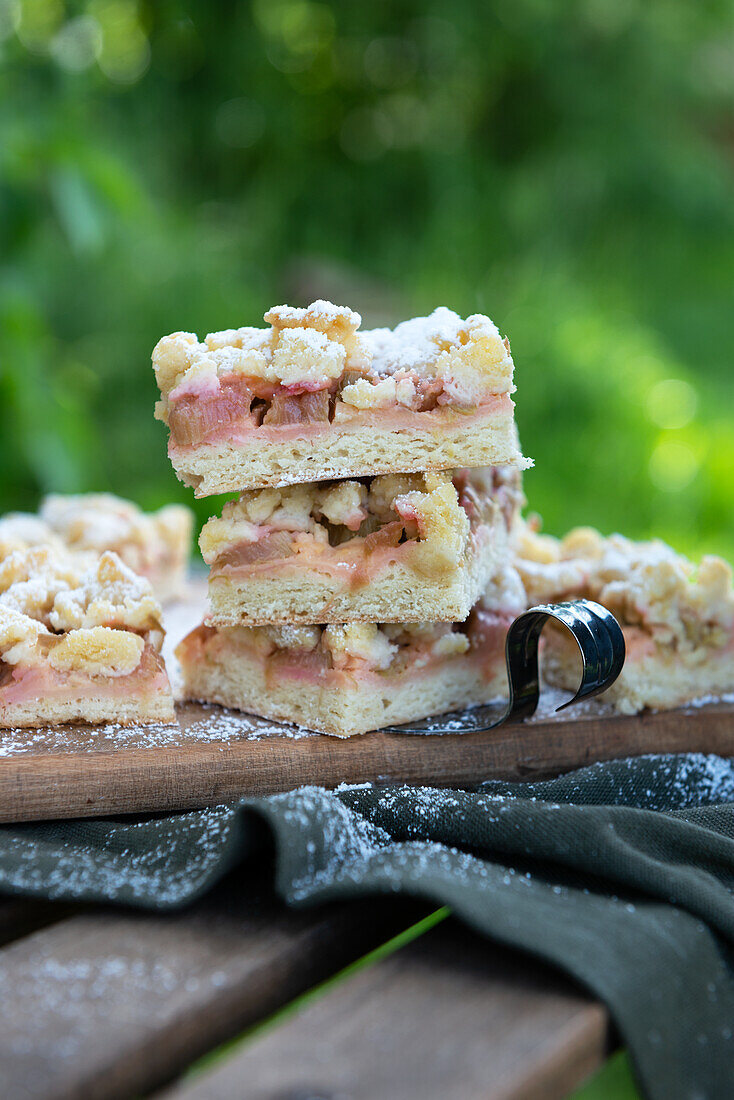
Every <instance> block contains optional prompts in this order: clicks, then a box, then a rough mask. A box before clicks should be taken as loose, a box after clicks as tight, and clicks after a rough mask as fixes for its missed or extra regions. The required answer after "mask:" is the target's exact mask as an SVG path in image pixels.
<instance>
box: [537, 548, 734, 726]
mask: <svg viewBox="0 0 734 1100" xmlns="http://www.w3.org/2000/svg"><path fill="white" fill-rule="evenodd" d="M516 564H517V567H518V570H519V572H520V575H521V576H522V579H523V582H524V584H525V587H526V590H527V592H528V596H529V599H530V602H531V603H533V604H536V603H539V602H542V603H547V602H555V601H559V600H572V599H578V598H587V599H592V600H596V601H597V602H598V603H600V604H602V605H603V606H604V607H606V608H608V609H609V610H610V611H611V612H612V614H613V615H615V616H616V618H617V620H618V621H619V624H620V626H621V627H622V631H623V633H624V638H625V644H626V649H627V656H626V660H625V664H624V668H623V669H622V673H621V675H620V677H619V679H618V680H617V681H616V682H615V683H614V684H613V685H612V687H610V688H609V689H608V690H607V691H606V693H605V695H604V698H605V700H608V701H609V702H610V703H612V704H613V705H614V707H615V708H616V709H617V710H619V711H620V712H622V713H624V714H635V713H637V712H638V711H641V710H644V709H645V708H648V707H649V708H652V709H667V708H669V707H677V706H683V705H684V704H686V703H690V702H693V701H695V700H697V699H702V698H708V697H710V696H715V697H719V696H721V695H727V694H729V693H731V692H734V591H733V590H732V571H731V568H730V566H729V565H728V564H727V563H726V562H725V561H722V559H721V558H717V557H705V558H703V559H702V561H701V563H700V565H698V566H695V565H694V564H693V563H692V562H690V561H688V560H687V559H686V558H685V557H683V556H682V555H680V554H677V553H675V551H674V550H672V549H671V548H670V547H669V546H667V545H666V544H665V543H664V542H660V541H658V540H655V541H652V542H633V541H631V540H630V539H626V538H624V537H623V536H622V535H611V536H610V537H609V538H603V537H602V536H601V535H600V534H599V532H598V531H595V530H592V529H591V528H577V529H576V530H574V531H571V532H570V533H569V534H568V535H566V537H565V538H563V539H561V540H558V539H554V538H551V537H549V536H547V535H538V534H536V533H535V532H534V531H533V530H532V528H530V527H526V528H525V529H524V530H523V531H521V532H520V534H519V536H518V560H517V562H516ZM546 633H547V644H546V647H545V649H544V655H543V672H544V676H545V679H546V680H547V681H548V683H550V684H551V685H553V686H556V687H562V688H567V689H568V690H575V689H576V686H577V684H578V651H577V650H576V651H575V646H574V645H573V643H572V642H571V640H570V639H569V638H568V637H567V636H565V635H562V634H561V633H560V632H558V631H553V630H549V631H547V632H546Z"/></svg>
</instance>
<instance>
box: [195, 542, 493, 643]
mask: <svg viewBox="0 0 734 1100" xmlns="http://www.w3.org/2000/svg"><path fill="white" fill-rule="evenodd" d="M505 544H506V539H505V540H503V541H502V544H501V546H500V544H499V543H498V544H497V545H496V546H492V545H490V546H483V547H482V548H481V549H478V550H475V551H471V552H470V557H469V561H468V562H467V563H466V565H464V566H457V567H455V568H453V569H451V570H447V572H446V574H445V575H443V576H437V577H430V578H429V577H426V576H423V575H421V574H420V573H417V572H416V571H415V569H411V568H410V567H408V566H406V565H403V564H401V563H400V562H396V561H388V562H386V563H385V564H384V565H383V566H382V568H381V569H380V572H379V575H378V576H377V577H375V578H374V579H372V580H370V581H369V582H368V583H366V584H365V585H364V586H359V585H355V584H354V583H353V580H352V579H350V578H349V576H348V575H347V578H346V579H345V577H344V576H343V575H339V574H338V573H336V574H335V573H334V572H333V571H327V570H326V569H324V570H323V571H322V567H321V566H320V565H319V563H318V560H317V561H316V562H315V563H314V565H313V567H312V568H311V569H310V570H305V569H303V568H299V567H298V566H289V565H288V563H287V562H285V563H273V562H263V563H262V564H261V565H260V566H256V567H252V566H250V567H249V569H248V570H247V574H246V575H244V576H243V575H242V574H240V575H238V571H237V569H235V568H232V569H230V568H228V567H226V566H225V567H223V568H222V569H221V571H219V572H217V573H216V574H214V575H212V576H211V577H210V579H209V600H210V604H211V614H210V615H209V617H208V619H207V622H210V623H212V624H214V625H217V626H237V625H238V624H240V623H242V624H247V625H248V626H257V625H263V624H267V623H324V622H335V623H346V622H406V623H411V622H463V621H464V619H466V617H467V615H468V614H469V612H470V611H471V609H472V607H473V606H474V604H475V603H476V602H477V600H478V599H479V597H480V596H481V594H482V593H483V592H484V590H485V588H486V587H487V584H488V583H489V581H490V579H491V577H492V576H493V574H494V573H495V571H496V569H497V567H498V565H499V559H500V557H501V555H502V552H503V550H504V548H505ZM396 549H398V550H399V549H402V547H397V548H396ZM276 564H277V568H274V566H275V565H276ZM345 572H346V570H345Z"/></svg>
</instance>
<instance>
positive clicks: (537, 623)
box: [385, 600, 625, 733]
mask: <svg viewBox="0 0 734 1100" xmlns="http://www.w3.org/2000/svg"><path fill="white" fill-rule="evenodd" d="M549 619H553V620H554V622H557V623H560V624H561V625H562V626H564V627H565V628H566V629H567V630H568V631H569V633H570V634H571V635H572V636H573V638H574V640H575V641H576V644H577V646H578V647H579V651H580V653H581V661H582V665H583V671H582V674H581V684H580V685H579V689H578V691H577V692H576V694H575V695H574V696H573V698H572V699H569V700H568V702H566V703H564V704H563V705H562V706H560V707H558V708H557V710H558V711H561V710H565V709H566V707H570V706H572V705H573V704H574V703H577V702H579V701H580V700H581V699H590V698H591V697H592V696H593V695H599V694H601V692H603V691H606V689H607V688H608V687H610V686H611V684H613V683H614V681H615V680H616V679H617V677H618V676H619V674H620V672H621V671H622V666H623V665H624V658H625V645H624V635H623V634H622V628H621V627H620V625H619V623H618V622H617V620H616V619H615V618H614V615H612V613H611V611H607V609H606V607H602V606H601V604H598V603H594V601H593V600H573V601H572V602H570V603H547V604H538V606H537V607H531V608H530V610H529V611H525V612H523V614H522V615H520V616H518V618H517V619H515V621H514V623H513V624H512V626H511V627H510V629H509V630H508V632H507V640H506V642H505V659H506V661H507V679H508V681H509V687H510V698H509V702H508V704H507V708H506V710H505V711H504V713H503V714H501V715H500V716H499V718H498V717H496V712H497V707H496V704H495V705H493V704H491V703H487V704H483V705H481V706H478V707H472V708H471V710H467V711H454V712H452V713H451V714H446V715H440V716H438V717H436V716H434V717H432V718H424V719H421V720H420V721H418V722H407V723H406V724H405V725H402V726H386V727H385V729H386V730H387V731H388V732H390V733H428V732H430V733H457V732H461V728H462V726H464V729H465V730H466V731H467V732H468V731H469V730H472V731H475V732H477V733H479V732H484V731H486V730H491V729H495V728H496V727H497V726H502V725H504V724H505V723H507V722H520V721H522V720H523V719H524V718H529V717H530V715H531V714H534V713H535V711H536V709H537V706H538V700H539V698H540V683H539V677H538V646H539V643H540V635H541V633H542V631H543V627H544V626H545V624H546V623H547V622H548V620H549ZM493 714H494V715H495V717H493V718H492V715H493ZM468 716H470V721H469V722H466V718H467V717H468ZM465 722H466V724H464V723H465ZM442 723H443V724H442Z"/></svg>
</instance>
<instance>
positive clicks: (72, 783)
mask: <svg viewBox="0 0 734 1100" xmlns="http://www.w3.org/2000/svg"><path fill="white" fill-rule="evenodd" d="M179 720H180V725H179V726H176V727H168V728H160V727H154V728H153V729H149V730H144V729H133V730H118V729H112V730H110V729H108V728H105V727H103V728H102V729H100V730H94V729H89V728H79V727H67V728H64V729H62V730H49V731H32V734H28V735H24V734H23V733H22V732H20V731H15V732H12V731H11V732H8V731H5V732H3V731H0V757H1V759H0V821H4V822H8V821H30V820H37V819H44V818H51V817H88V816H98V815H105V814H119V813H136V812H143V811H150V810H153V811H158V810H182V809H189V808H194V807H201V806H207V805H213V804H215V803H217V802H223V801H229V800H233V799H236V798H238V797H240V796H243V795H264V794H271V793H273V792H275V791H283V790H291V789H293V788H294V787H297V786H300V785H301V784H307V783H315V784H321V785H323V786H326V787H333V786H336V785H337V784H338V783H341V782H350V783H362V782H368V781H375V782H407V783H427V784H432V785H437V786H451V785H461V784H472V783H476V782H478V781H480V780H482V779H490V778H509V779H529V778H536V777H539V776H545V775H551V774H558V773H559V772H562V771H567V770H570V769H572V768H576V767H580V766H582V765H584V764H589V763H591V762H592V761H595V760H608V759H614V758H618V757H621V756H628V755H637V754H639V753H646V752H686V751H688V752H714V753H720V754H721V755H724V756H732V755H734V705H733V704H731V703H719V704H712V705H711V706H707V707H695V708H691V709H690V710H676V711H668V712H665V713H654V714H642V715H635V716H631V717H627V716H595V715H593V714H585V715H583V716H582V717H578V718H569V717H568V712H566V713H564V716H563V717H558V718H556V717H553V718H544V719H540V720H532V721H530V722H526V723H524V724H522V725H519V726H506V727H502V728H500V729H497V730H492V731H490V732H488V733H462V734H445V735H431V736H414V735H413V736H412V735H408V734H396V733H392V734H391V733H370V734H365V735H364V736H363V737H354V738H350V739H348V740H341V739H339V738H335V737H327V736H323V735H319V734H311V735H305V736H302V737H297V738H294V737H293V736H292V732H291V735H290V736H289V735H288V733H287V731H284V728H283V727H282V726H280V727H278V726H275V727H274V726H273V724H272V723H265V722H263V721H262V720H259V719H256V718H252V717H249V716H247V715H240V714H236V713H235V712H232V711H226V710H223V709H221V708H218V707H204V706H201V705H199V704H194V703H191V704H186V705H184V706H183V707H182V708H180V710H179ZM273 730H275V732H273ZM268 731H269V732H268Z"/></svg>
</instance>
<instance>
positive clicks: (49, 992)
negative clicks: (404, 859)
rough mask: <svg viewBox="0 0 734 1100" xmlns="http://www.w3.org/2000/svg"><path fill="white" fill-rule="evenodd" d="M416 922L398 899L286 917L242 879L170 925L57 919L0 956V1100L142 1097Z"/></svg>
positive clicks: (89, 915)
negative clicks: (217, 1046)
mask: <svg viewBox="0 0 734 1100" xmlns="http://www.w3.org/2000/svg"><path fill="white" fill-rule="evenodd" d="M238 880H239V881H238ZM425 912H426V906H425V904H423V905H418V903H405V902H403V903H398V904H396V903H395V901H394V899H389V900H388V899H382V900H380V899H377V900H375V901H370V902H359V903H358V902H354V903H349V904H345V905H339V906H329V907H321V908H319V909H316V910H310V911H308V912H294V911H288V910H286V909H285V908H284V906H283V905H282V904H279V903H277V902H276V901H275V900H274V899H273V898H272V895H271V894H270V893H269V891H268V890H267V888H265V887H262V886H261V887H258V885H257V883H253V880H252V877H251V876H250V875H248V876H246V877H244V878H243V876H242V875H241V874H240V875H238V876H230V879H229V880H228V881H227V882H226V883H223V884H222V885H221V886H220V887H219V888H217V889H216V890H214V891H213V892H212V893H211V894H209V895H208V896H207V897H206V898H204V899H202V900H201V901H200V902H198V903H197V904H196V905H194V906H192V907H189V908H188V909H186V910H185V911H183V912H180V913H173V914H171V913H166V914H161V913H141V912H131V911H124V910H119V909H111V908H108V909H100V908H95V909H92V908H87V909H86V910H85V911H83V912H81V913H79V914H78V915H76V916H72V917H70V918H68V919H62V920H59V921H58V923H56V924H54V925H52V926H51V927H49V928H45V929H43V930H41V931H38V932H35V933H33V934H31V935H26V936H25V937H24V938H23V939H20V940H18V941H17V942H15V943H13V944H11V945H10V946H7V947H5V948H4V949H2V950H0V1096H2V1098H3V1100H20V1098H21V1097H22V1098H23V1100H128V1098H129V1097H131V1096H139V1095H141V1094H143V1093H144V1094H145V1095H146V1096H147V1095H148V1093H149V1091H150V1090H151V1089H153V1088H156V1087H157V1086H159V1085H162V1084H163V1083H164V1082H166V1081H168V1080H170V1079H171V1078H172V1077H174V1076H175V1075H176V1074H178V1073H180V1072H181V1071H182V1070H184V1069H185V1068H186V1066H188V1065H189V1064H190V1063H191V1062H192V1061H195V1060H196V1059H197V1058H199V1057H200V1056H201V1055H202V1054H204V1053H206V1052H207V1051H209V1050H210V1049H211V1048H212V1047H214V1046H216V1045H218V1044H219V1043H221V1042H223V1041H225V1040H227V1039H229V1038H231V1037H232V1036H233V1035H236V1034H238V1033H239V1032H240V1031H241V1030H242V1029H243V1028H245V1027H247V1026H248V1025H249V1024H252V1023H253V1022H256V1021H258V1020H261V1019H262V1018H263V1017H265V1016H267V1015H269V1014H270V1013H272V1012H273V1011H274V1010H275V1009H277V1008H278V1007H280V1006H281V1005H283V1004H284V1003H286V1002H287V1001H289V1000H290V999H291V998H292V997H294V996H296V995H298V994H299V993H301V992H303V991H304V990H306V989H308V988H310V987H311V986H312V985H313V984H314V982H318V981H319V980H321V979H323V978H325V977H327V976H328V975H330V974H333V973H334V971H336V970H338V969H340V968H341V967H342V966H344V965H345V964H346V963H349V962H351V961H353V960H354V959H356V958H358V957H360V955H362V954H364V952H365V951H367V950H369V949H370V948H372V947H374V946H376V945H377V944H378V943H380V942H382V941H384V940H385V939H386V938H387V937H388V936H390V935H393V934H394V933H396V932H398V931H400V930H402V929H404V928H406V927H407V926H408V925H410V924H411V923H413V922H414V921H415V920H416V919H419V918H420V917H421V916H423V915H424V914H425Z"/></svg>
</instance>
